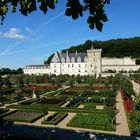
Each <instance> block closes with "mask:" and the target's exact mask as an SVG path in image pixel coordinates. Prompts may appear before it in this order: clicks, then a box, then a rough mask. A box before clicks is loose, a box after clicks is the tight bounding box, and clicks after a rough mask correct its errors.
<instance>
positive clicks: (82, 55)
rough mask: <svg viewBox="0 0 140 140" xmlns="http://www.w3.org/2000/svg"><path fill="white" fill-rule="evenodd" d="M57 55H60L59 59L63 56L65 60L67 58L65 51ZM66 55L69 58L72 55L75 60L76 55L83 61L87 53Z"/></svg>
mask: <svg viewBox="0 0 140 140" xmlns="http://www.w3.org/2000/svg"><path fill="white" fill-rule="evenodd" d="M59 56H60V59H62V58H64V59H65V60H66V58H67V53H64V54H60V53H59ZM68 56H69V58H70V59H71V58H72V57H74V58H75V60H77V58H78V57H80V58H81V62H84V58H85V57H87V53H77V54H76V53H68Z"/></svg>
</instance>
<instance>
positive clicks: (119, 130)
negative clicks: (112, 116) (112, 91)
mask: <svg viewBox="0 0 140 140" xmlns="http://www.w3.org/2000/svg"><path fill="white" fill-rule="evenodd" d="M116 101H117V103H116V108H117V110H118V113H117V115H116V124H117V126H116V134H117V135H122V136H130V131H129V128H128V123H127V118H126V114H125V110H124V105H123V100H122V96H121V93H120V92H118V94H117V97H116Z"/></svg>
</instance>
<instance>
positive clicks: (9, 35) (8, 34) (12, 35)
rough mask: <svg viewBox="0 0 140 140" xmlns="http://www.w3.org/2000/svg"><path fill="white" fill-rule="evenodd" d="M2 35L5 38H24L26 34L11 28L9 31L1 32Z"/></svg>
mask: <svg viewBox="0 0 140 140" xmlns="http://www.w3.org/2000/svg"><path fill="white" fill-rule="evenodd" d="M0 36H1V37H3V38H11V39H24V38H25V36H24V35H22V34H21V31H20V30H19V29H16V28H11V29H10V30H9V31H8V32H5V33H1V34H0Z"/></svg>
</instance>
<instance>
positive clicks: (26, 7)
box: [0, 0, 110, 31]
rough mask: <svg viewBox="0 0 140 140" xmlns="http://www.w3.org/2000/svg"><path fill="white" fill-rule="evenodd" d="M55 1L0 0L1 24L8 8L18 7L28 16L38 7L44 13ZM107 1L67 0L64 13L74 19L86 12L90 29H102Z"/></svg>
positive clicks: (13, 10)
mask: <svg viewBox="0 0 140 140" xmlns="http://www.w3.org/2000/svg"><path fill="white" fill-rule="evenodd" d="M57 2H58V0H0V17H1V24H3V20H4V19H5V17H6V14H7V13H8V11H9V10H11V11H12V13H14V12H16V11H17V9H19V11H20V13H21V14H22V15H25V16H28V15H29V14H30V13H32V12H33V11H36V10H38V9H40V10H41V11H42V12H43V13H44V14H46V13H47V11H48V9H49V8H50V9H55V5H56V4H57ZM109 3H110V0H83V1H81V0H67V3H66V11H65V15H66V16H71V17H72V19H74V20H75V19H77V18H79V17H80V16H81V17H82V16H83V12H88V13H89V16H88V19H87V23H88V25H89V27H90V29H94V28H96V29H97V30H99V31H102V27H103V22H106V21H107V16H106V14H105V10H104V6H105V5H106V4H109ZM17 7H18V8H17Z"/></svg>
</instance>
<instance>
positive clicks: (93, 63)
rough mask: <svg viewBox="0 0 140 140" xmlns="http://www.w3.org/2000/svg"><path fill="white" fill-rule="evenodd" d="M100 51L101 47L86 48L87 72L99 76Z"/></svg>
mask: <svg viewBox="0 0 140 140" xmlns="http://www.w3.org/2000/svg"><path fill="white" fill-rule="evenodd" d="M101 52H102V49H93V47H92V48H91V49H90V50H87V57H88V74H89V75H95V76H97V77H98V76H99V74H100V73H101V71H102V70H101Z"/></svg>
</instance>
